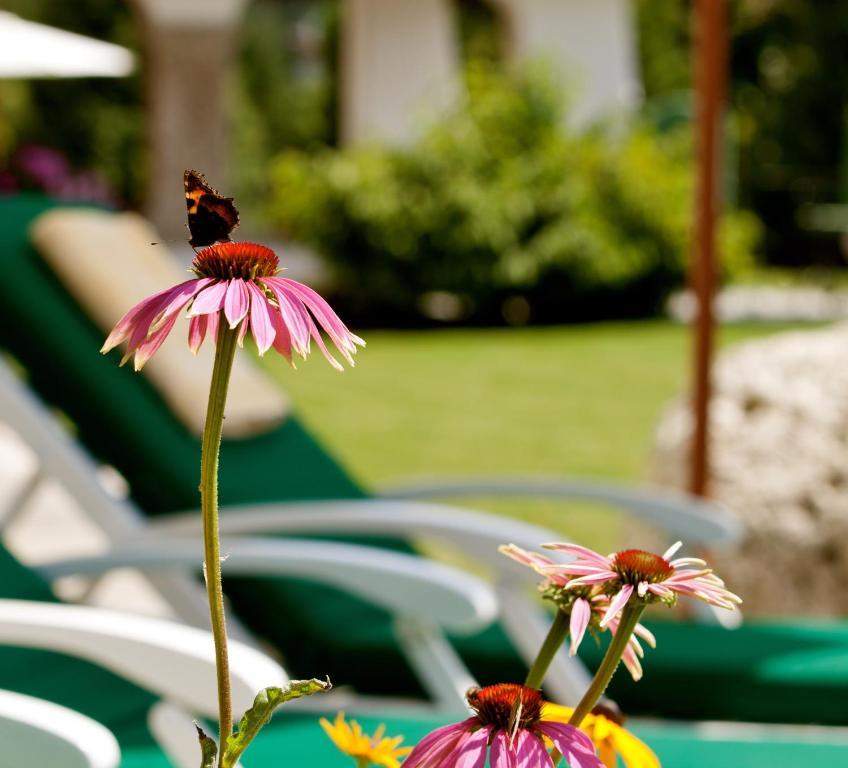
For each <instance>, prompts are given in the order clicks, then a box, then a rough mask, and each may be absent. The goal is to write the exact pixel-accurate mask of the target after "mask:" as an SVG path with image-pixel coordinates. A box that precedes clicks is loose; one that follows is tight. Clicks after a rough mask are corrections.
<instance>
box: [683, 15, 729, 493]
mask: <svg viewBox="0 0 848 768" xmlns="http://www.w3.org/2000/svg"><path fill="white" fill-rule="evenodd" d="M726 79H727V6H726V4H725V0H697V1H696V5H695V94H696V119H697V123H696V125H697V155H698V158H697V171H698V180H697V187H696V192H695V201H694V204H695V228H694V249H693V254H692V261H691V272H690V280H691V286H692V290H693V292H694V294H695V297H696V300H697V312H696V315H695V325H694V336H695V343H694V358H695V361H694V363H695V365H694V381H693V386H692V400H693V402H692V407H693V415H694V422H695V427H694V431H693V435H692V445H691V465H690V475H689V490H690V491H691V492H692V493H695V494H697V495H699V496H705V495H706V494H707V492H708V490H709V488H708V486H709V475H710V454H709V405H710V367H711V363H712V353H713V336H714V326H715V324H714V318H713V295H714V293H715V283H716V252H715V251H716V248H715V246H716V237H715V231H716V219H717V215H718V211H719V207H720V205H719V202H720V192H721V189H720V188H721V184H720V173H719V171H720V168H721V146H720V144H721V135H722V131H721V125H722V115H723V106H724V98H725V83H726Z"/></svg>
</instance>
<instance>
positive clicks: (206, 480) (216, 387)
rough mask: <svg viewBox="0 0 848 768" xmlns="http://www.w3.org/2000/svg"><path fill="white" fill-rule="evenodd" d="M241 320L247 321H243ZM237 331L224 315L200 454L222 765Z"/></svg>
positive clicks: (229, 715)
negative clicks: (222, 491) (223, 474)
mask: <svg viewBox="0 0 848 768" xmlns="http://www.w3.org/2000/svg"><path fill="white" fill-rule="evenodd" d="M242 322H247V321H246V320H243V321H242ZM237 337H238V331H237V330H231V329H229V328H227V327H226V323H225V322H224V320H223V318H221V324H220V328H219V330H218V342H217V346H216V349H215V365H214V367H213V369H212V382H211V385H210V387H209V403H208V405H207V407H206V424H205V425H204V427H203V444H202V449H201V457H200V504H201V510H202V512H203V552H204V569H205V576H206V593H207V595H208V596H209V615H210V617H211V619H212V635H213V637H214V638H215V670H216V674H217V677H218V715H219V717H218V720H219V723H220V726H219V727H220V737H219V751H218V765H219V766H222V765H223V758H224V752H225V751H226V748H227V739H229V738H230V736H231V735H232V732H233V705H232V695H231V692H230V663H229V659H228V655H227V621H226V618H225V616H224V590H223V588H222V586H221V541H220V536H219V533H218V455H219V453H220V450H221V430H222V428H223V424H224V405H225V403H226V401H227V388H228V387H229V383H230V372H231V371H232V368H233V359H234V358H235V353H236V341H237Z"/></svg>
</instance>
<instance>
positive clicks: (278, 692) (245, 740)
mask: <svg viewBox="0 0 848 768" xmlns="http://www.w3.org/2000/svg"><path fill="white" fill-rule="evenodd" d="M332 687H333V686H332V685H331V683H330V681H329V680H326V681H324V680H315V679H312V680H290V681H289V683H288V685H286V687H285V688H266V689H265V690H263V691H260V692H259V693H258V694H256V699H254V701H253V706H252V707H251V708H250V709H248V710H247V712H245V713H244V715H243V716H242V718H241V721H240V722H239V725H238V731H236V733H234V734H233V735H232V736H231V737H230V738H229V739H227V748H226V749H225V750H224V760H223V766H224V768H234V766H235V765H236V763H237V762H238V760H239V758H240V757H241V754H242V752H244V750H246V749H247V747H248V745H249V744H250V742H251V741H253V739H255V738H256V734H258V733H259V731H260V730H261V729H262V726H263V725H265V723H267V722H268V721H269V720H270V719H271V715H273V714H274V710H275V709H276V708H277V707H279V706H280V705H281V704H285V703H286V702H287V701H291V700H292V699H299V698H301V697H302V696H311V695H312V694H313V693H320V692H322V691H329V690H330V688H332ZM202 768H206V765H205V764H204V765H203V766H202Z"/></svg>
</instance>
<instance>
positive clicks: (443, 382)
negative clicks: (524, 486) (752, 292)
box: [266, 321, 786, 528]
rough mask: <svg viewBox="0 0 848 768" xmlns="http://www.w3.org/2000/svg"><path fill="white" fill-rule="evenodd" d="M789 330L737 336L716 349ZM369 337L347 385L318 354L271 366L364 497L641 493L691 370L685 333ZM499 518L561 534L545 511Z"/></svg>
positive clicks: (649, 328)
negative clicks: (476, 481) (628, 487)
mask: <svg viewBox="0 0 848 768" xmlns="http://www.w3.org/2000/svg"><path fill="white" fill-rule="evenodd" d="M785 329H786V327H785V326H784V327H781V326H774V325H739V326H731V327H727V328H724V329H723V330H722V331H721V343H722V344H728V343H733V342H738V341H741V340H744V339H748V338H753V337H756V336H763V335H766V334H769V333H775V332H777V331H780V330H785ZM365 336H366V340H367V342H368V347H367V348H366V349H365V350H363V351H362V352H361V353H360V354H359V355H358V358H357V366H356V368H354V369H353V370H348V371H346V372H345V373H343V374H339V373H338V372H336V371H333V370H332V369H330V368H329V366H327V365H326V364H324V363H323V361H322V360H321V359H320V356H319V354H318V353H316V354H315V356H314V357H312V358H310V360H309V361H307V362H305V363H301V365H300V366H299V369H298V370H297V371H296V372H292V371H291V370H290V369H288V367H287V366H286V364H285V362H284V361H281V360H280V359H279V358H273V357H272V356H270V355H269V356H268V357H267V358H266V360H267V364H268V365H269V366H270V367H271V369H272V370H273V371H274V372H275V375H277V376H278V377H279V380H280V381H281V382H282V383H283V385H284V387H285V389H286V390H287V391H288V392H289V394H290V395H291V396H292V398H293V399H294V401H295V403H296V406H297V408H298V410H299V412H300V414H301V416H302V417H303V419H304V420H305V421H306V423H307V424H308V425H309V426H310V427H311V429H312V430H313V431H314V432H315V434H316V435H317V436H318V437H319V439H320V440H321V441H322V442H323V443H324V444H325V445H326V446H327V447H328V448H329V449H330V450H331V451H332V452H333V453H334V454H335V455H336V456H337V457H338V458H339V459H340V460H341V461H342V462H343V463H344V464H345V465H346V466H347V467H348V468H349V470H350V471H351V472H352V473H353V474H354V475H355V476H356V477H358V478H359V479H360V480H361V481H362V482H363V483H364V484H366V485H367V486H379V485H385V484H388V483H391V482H394V481H399V480H404V479H414V478H419V477H426V476H434V475H439V476H444V475H453V476H466V475H469V474H478V475H480V474H485V475H500V474H504V473H507V474H525V475H528V474H529V475H545V474H547V475H552V474H553V475H564V474H567V475H581V476H591V477H599V478H613V479H618V480H640V479H644V478H645V477H646V475H647V471H648V465H649V458H650V446H651V437H652V433H653V429H654V427H655V425H656V423H657V419H658V417H659V415H660V413H661V411H662V409H663V407H664V406H665V405H666V404H667V403H668V402H669V401H670V400H671V399H672V398H673V397H674V396H675V395H676V394H678V393H680V392H681V391H682V390H683V388H684V387H685V385H686V382H687V377H688V369H689V364H690V346H689V332H688V330H687V329H686V328H684V327H681V326H679V325H675V324H672V323H670V322H664V321H649V322H633V323H604V324H596V325H583V326H565V327H555V328H526V329H485V330H439V331H420V332H419V331H371V332H368V333H366V334H365ZM488 506H489V507H491V506H492V505H491V504H489V505H488ZM497 506H498V509H499V511H505V512H509V513H511V514H517V515H519V516H521V517H525V518H528V519H533V520H537V521H539V522H542V523H545V524H547V525H551V526H552V527H560V528H562V527H563V526H562V525H561V521H562V515H561V514H559V513H558V512H557V511H556V510H555V509H553V508H551V507H550V506H549V505H538V506H534V507H527V506H521V507H520V508H518V507H516V506H515V505H514V504H511V505H506V504H505V503H503V504H499V505H497ZM581 527H582V526H581Z"/></svg>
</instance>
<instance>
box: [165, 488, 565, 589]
mask: <svg viewBox="0 0 848 768" xmlns="http://www.w3.org/2000/svg"><path fill="white" fill-rule="evenodd" d="M220 525H221V532H222V534H223V535H226V536H254V535H263V534H282V535H291V534H299V535H319V534H333V535H343V536H359V535H362V536H396V537H399V538H409V537H410V536H412V537H415V536H418V537H429V538H436V539H441V540H444V541H447V542H448V543H450V544H451V545H453V546H456V547H458V548H459V549H460V550H461V551H462V552H463V553H465V554H467V555H469V556H471V557H475V558H478V559H479V560H481V561H483V562H485V563H486V565H487V566H489V567H491V568H494V569H495V570H496V571H498V572H499V573H501V574H503V575H507V576H510V577H513V578H515V577H517V578H524V579H527V580H529V581H538V576H536V575H535V574H533V572H532V571H530V570H529V569H528V568H525V567H524V566H522V565H518V564H517V563H515V562H514V561H512V560H510V559H509V558H507V557H502V556H501V555H499V554H498V551H497V550H498V546H499V545H501V544H510V543H512V544H517V545H518V546H520V547H524V548H525V549H538V547H539V545H540V544H542V543H544V542H546V541H556V540H557V539H559V538H561V536H559V534H556V533H554V532H553V531H550V530H548V529H547V528H542V527H541V526H538V525H532V524H531V523H525V522H522V521H520V520H513V519H511V518H508V517H502V516H499V515H492V514H489V513H486V512H476V511H474V510H470V509H465V508H463V507H453V506H449V505H446V504H435V503H432V502H421V501H403V500H395V499H352V500H338V501H294V502H273V503H265V504H244V505H238V506H228V507H226V508H225V509H223V510H222V514H221V522H220ZM200 530H201V524H200V518H199V513H198V512H196V511H195V512H185V513H178V514H173V515H169V516H168V517H167V518H165V519H161V520H156V521H154V522H152V523H151V524H150V527H149V528H148V532H149V534H150V535H152V536H154V537H155V538H156V539H157V540H161V539H162V538H166V537H167V538H172V537H174V536H181V537H186V538H188V537H194V536H198V535H199V533H200ZM550 555H551V557H553V558H560V559H562V560H569V559H571V558H570V557H567V556H564V555H563V556H560V555H559V554H558V553H556V552H552V553H550Z"/></svg>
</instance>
